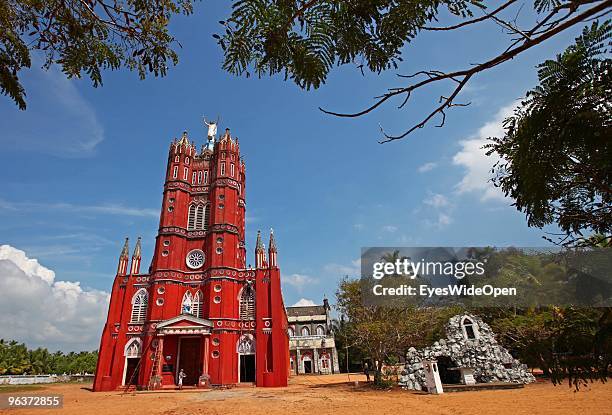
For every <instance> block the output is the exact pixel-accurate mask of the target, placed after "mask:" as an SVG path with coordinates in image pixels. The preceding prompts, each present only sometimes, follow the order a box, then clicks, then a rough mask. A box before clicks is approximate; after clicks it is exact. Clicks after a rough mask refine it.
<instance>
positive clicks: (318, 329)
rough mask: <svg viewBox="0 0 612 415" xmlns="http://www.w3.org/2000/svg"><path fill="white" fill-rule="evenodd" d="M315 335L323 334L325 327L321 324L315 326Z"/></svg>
mask: <svg viewBox="0 0 612 415" xmlns="http://www.w3.org/2000/svg"><path fill="white" fill-rule="evenodd" d="M317 335H319V336H325V328H324V327H323V326H317Z"/></svg>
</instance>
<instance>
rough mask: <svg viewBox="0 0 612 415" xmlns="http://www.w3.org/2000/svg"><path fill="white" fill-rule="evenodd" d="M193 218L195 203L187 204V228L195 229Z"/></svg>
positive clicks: (194, 216) (194, 215)
mask: <svg viewBox="0 0 612 415" xmlns="http://www.w3.org/2000/svg"><path fill="white" fill-rule="evenodd" d="M195 219H196V205H190V206H189V217H188V218H187V229H188V230H190V231H191V230H194V229H195Z"/></svg>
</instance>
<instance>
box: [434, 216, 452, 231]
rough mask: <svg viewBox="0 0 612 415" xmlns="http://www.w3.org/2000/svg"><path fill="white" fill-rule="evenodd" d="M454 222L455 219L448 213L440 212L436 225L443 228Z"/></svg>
mask: <svg viewBox="0 0 612 415" xmlns="http://www.w3.org/2000/svg"><path fill="white" fill-rule="evenodd" d="M452 222H453V219H452V218H451V217H450V216H449V215H447V214H446V213H439V214H438V222H436V226H437V227H438V228H443V227H445V226H447V225H450V224H451V223H452Z"/></svg>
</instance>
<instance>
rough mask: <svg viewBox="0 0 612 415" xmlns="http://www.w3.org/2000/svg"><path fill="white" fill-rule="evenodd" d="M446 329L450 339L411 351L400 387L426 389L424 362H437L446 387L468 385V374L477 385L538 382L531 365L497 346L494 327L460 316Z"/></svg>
mask: <svg viewBox="0 0 612 415" xmlns="http://www.w3.org/2000/svg"><path fill="white" fill-rule="evenodd" d="M445 330H446V339H440V340H438V341H437V342H435V343H434V344H433V345H432V346H430V347H426V348H424V349H421V350H417V349H415V348H414V347H411V348H410V349H409V350H408V352H407V353H406V365H405V367H404V370H402V372H401V377H400V382H399V384H400V386H402V387H403V388H405V389H412V390H423V389H424V388H425V371H424V368H423V360H435V361H437V365H438V369H439V373H440V379H441V381H442V383H443V384H458V383H468V382H466V380H467V379H468V378H467V377H466V378H464V377H463V376H462V375H463V374H464V372H466V373H469V375H468V376H469V379H470V380H471V381H472V382H473V381H474V380H475V382H476V383H490V382H512V383H523V384H525V383H531V382H534V381H535V378H534V377H533V375H532V374H531V373H530V372H529V370H528V369H527V366H526V365H524V364H522V363H521V362H519V361H518V360H516V359H515V358H513V357H512V355H510V353H509V352H508V350H506V349H505V348H504V347H502V346H500V345H499V344H498V343H497V340H495V335H494V333H493V331H492V330H491V327H489V325H488V324H486V323H485V322H484V321H482V320H481V319H480V318H478V317H476V316H473V315H469V314H461V315H456V316H454V317H452V318H451V319H450V320H449V321H448V323H447V324H446V327H445ZM472 376H473V379H472Z"/></svg>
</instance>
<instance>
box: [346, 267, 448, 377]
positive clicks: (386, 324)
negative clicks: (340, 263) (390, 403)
mask: <svg viewBox="0 0 612 415" xmlns="http://www.w3.org/2000/svg"><path fill="white" fill-rule="evenodd" d="M361 289H362V285H361V282H360V281H359V280H356V279H348V278H345V279H343V280H342V281H341V282H340V285H339V287H338V291H337V292H336V299H337V303H336V308H337V309H338V311H339V313H340V316H341V319H342V321H343V330H342V339H343V343H344V345H345V347H346V346H350V347H351V348H352V349H351V350H353V351H354V353H356V354H357V355H360V356H363V357H364V359H367V360H370V361H371V363H372V365H375V366H373V368H374V369H375V376H374V379H375V382H377V383H380V382H381V369H382V366H383V365H384V364H395V363H398V361H399V360H400V359H401V358H402V357H403V356H404V355H405V353H406V351H407V350H408V348H409V347H412V346H414V347H423V346H425V345H427V343H428V342H429V341H432V339H433V337H434V335H435V334H437V333H439V331H440V328H441V327H442V326H443V325H444V323H446V320H447V319H448V318H449V317H450V316H451V315H452V314H453V313H454V312H456V310H451V309H436V308H416V307H413V306H406V307H387V306H367V305H364V304H363V302H362V292H361Z"/></svg>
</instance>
